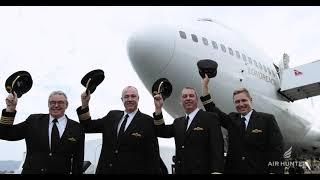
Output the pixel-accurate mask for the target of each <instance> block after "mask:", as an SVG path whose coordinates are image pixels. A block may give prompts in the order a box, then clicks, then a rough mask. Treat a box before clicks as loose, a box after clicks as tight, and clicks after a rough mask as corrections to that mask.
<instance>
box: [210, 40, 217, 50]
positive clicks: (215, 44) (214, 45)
mask: <svg viewBox="0 0 320 180" xmlns="http://www.w3.org/2000/svg"><path fill="white" fill-rule="evenodd" d="M211 42H212V46H213V48H215V49H218V44H217V43H216V42H215V41H211Z"/></svg>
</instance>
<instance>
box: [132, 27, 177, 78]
mask: <svg viewBox="0 0 320 180" xmlns="http://www.w3.org/2000/svg"><path fill="white" fill-rule="evenodd" d="M174 47H175V36H174V33H172V31H170V30H169V29H167V30H164V28H163V27H152V28H145V29H143V30H140V31H137V32H135V33H133V34H132V35H131V36H130V37H129V40H128V43H127V51H128V56H129V59H130V61H131V64H132V65H133V67H134V69H135V71H136V72H137V74H138V75H139V76H140V78H142V79H146V78H147V79H150V78H152V77H155V76H157V75H158V74H160V73H161V72H162V71H163V70H164V69H165V68H166V67H167V65H168V64H169V63H170V61H171V58H172V56H173V53H174Z"/></svg>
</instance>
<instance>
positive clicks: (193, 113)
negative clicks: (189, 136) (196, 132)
mask: <svg viewBox="0 0 320 180" xmlns="http://www.w3.org/2000/svg"><path fill="white" fill-rule="evenodd" d="M199 110H200V109H199V108H196V109H195V110H194V111H192V112H191V113H190V114H186V117H187V116H189V119H193V118H194V117H195V116H196V114H197V113H198V111H199Z"/></svg>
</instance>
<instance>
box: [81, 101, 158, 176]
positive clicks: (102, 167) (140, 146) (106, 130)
mask: <svg viewBox="0 0 320 180" xmlns="http://www.w3.org/2000/svg"><path fill="white" fill-rule="evenodd" d="M77 112H78V115H79V119H80V123H81V124H82V125H83V126H84V128H85V132H86V133H102V139H103V141H102V149H101V154H100V158H99V163H98V167H97V170H96V173H97V174H110V173H111V174H127V173H130V174H150V173H151V174H159V173H160V155H159V145H158V139H157V137H156V136H155V132H154V125H153V118H152V117H150V116H148V115H146V114H143V113H141V112H140V111H139V110H138V111H137V113H136V115H135V116H134V118H133V119H132V121H131V123H130V124H129V126H128V127H127V129H126V130H125V132H124V135H123V136H121V138H119V139H118V137H117V127H118V124H119V121H120V120H121V118H122V117H123V115H124V111H118V110H114V111H110V112H109V113H108V114H107V115H106V116H105V117H103V118H101V119H97V120H91V117H90V115H89V108H86V109H83V110H81V107H79V108H78V109H77Z"/></svg>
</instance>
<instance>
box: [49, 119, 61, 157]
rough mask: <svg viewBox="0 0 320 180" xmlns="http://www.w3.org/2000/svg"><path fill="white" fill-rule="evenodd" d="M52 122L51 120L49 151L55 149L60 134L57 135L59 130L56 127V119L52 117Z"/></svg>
mask: <svg viewBox="0 0 320 180" xmlns="http://www.w3.org/2000/svg"><path fill="white" fill-rule="evenodd" d="M52 122H53V126H52V131H51V151H55V150H56V149H57V147H58V146H59V142H60V136H59V130H58V127H57V122H58V120H57V119H54V120H53V121H52Z"/></svg>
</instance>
